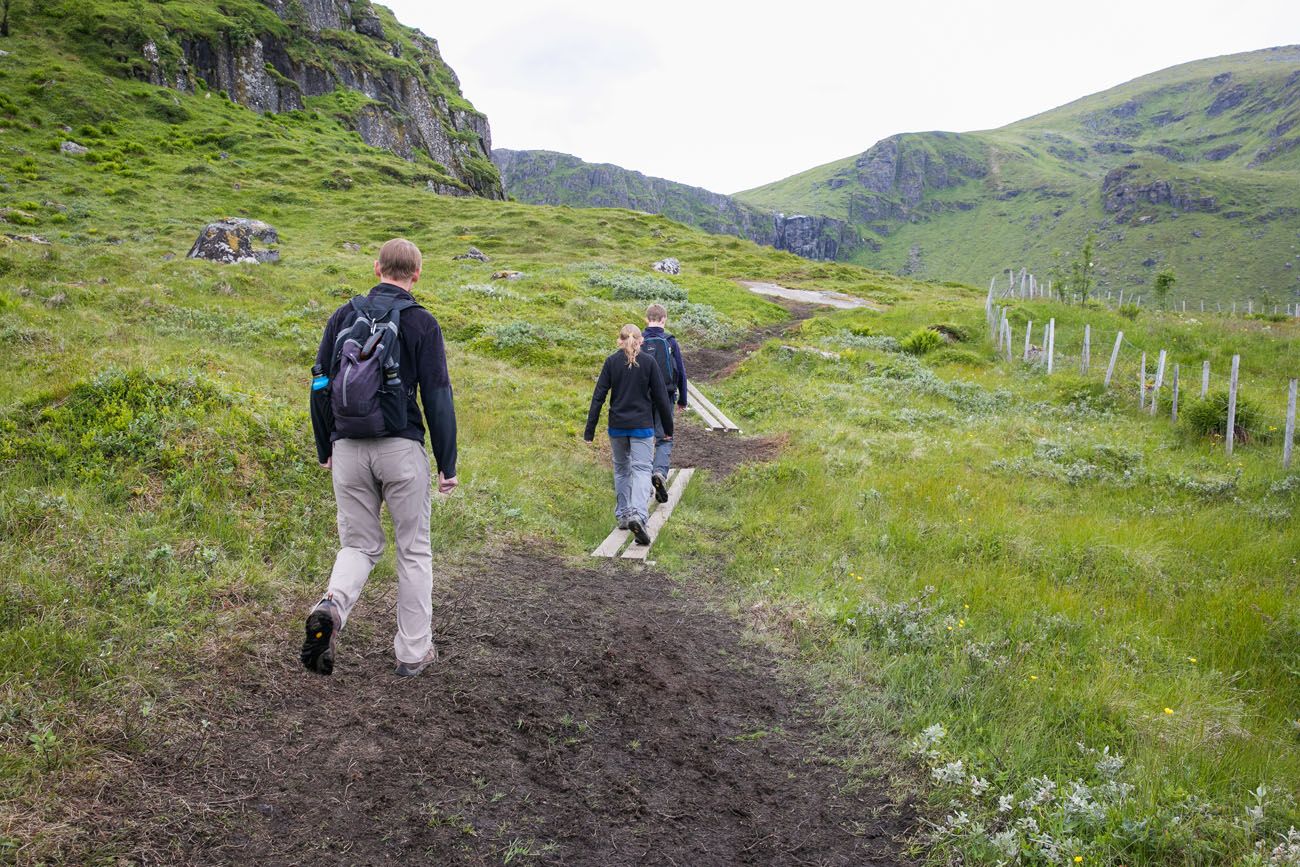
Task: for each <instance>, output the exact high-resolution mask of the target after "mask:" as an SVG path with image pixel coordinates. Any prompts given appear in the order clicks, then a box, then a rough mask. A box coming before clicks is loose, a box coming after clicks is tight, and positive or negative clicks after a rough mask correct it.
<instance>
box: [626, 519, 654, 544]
mask: <svg viewBox="0 0 1300 867" xmlns="http://www.w3.org/2000/svg"><path fill="white" fill-rule="evenodd" d="M627 528H628V529H629V530H631V531H632V538H633V539H636V543H637V544H638V545H649V544H650V534H649V533H647V532H646V531H645V527H643V526H641V522H640V521H631V522H629V523H628V525H627Z"/></svg>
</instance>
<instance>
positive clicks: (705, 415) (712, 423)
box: [687, 388, 723, 430]
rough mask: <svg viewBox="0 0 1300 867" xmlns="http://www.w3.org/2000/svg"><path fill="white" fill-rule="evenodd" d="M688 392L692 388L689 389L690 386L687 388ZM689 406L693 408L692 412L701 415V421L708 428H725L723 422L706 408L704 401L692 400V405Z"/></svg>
mask: <svg viewBox="0 0 1300 867" xmlns="http://www.w3.org/2000/svg"><path fill="white" fill-rule="evenodd" d="M687 393H688V394H689V393H690V389H689V388H688V389H687ZM688 408H689V409H690V410H691V412H693V413H695V414H696V415H698V416H699V417H700V421H702V422H704V426H705V427H706V428H708V429H709V430H722V429H723V426H722V422H720V421H718V420H717V419H716V418H714V417H713V416H712V415H711V414H710V413H709V411H708V410H707V409H705V408H704V404H702V403H697V402H695V401H692V402H691V404H690V406H689V407H688Z"/></svg>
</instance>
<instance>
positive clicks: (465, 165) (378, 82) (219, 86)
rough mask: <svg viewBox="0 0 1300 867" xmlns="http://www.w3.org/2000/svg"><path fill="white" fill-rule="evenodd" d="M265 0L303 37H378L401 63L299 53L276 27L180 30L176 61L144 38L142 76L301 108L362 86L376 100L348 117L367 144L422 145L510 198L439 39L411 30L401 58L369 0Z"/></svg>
mask: <svg viewBox="0 0 1300 867" xmlns="http://www.w3.org/2000/svg"><path fill="white" fill-rule="evenodd" d="M263 2H265V3H266V5H268V6H269V7H271V9H272V10H273V11H275V13H276V14H277V15H279V16H280V17H281V18H283V19H284V20H285V21H286V22H288V23H289V24H290V25H291V27H292V28H294V29H295V32H296V33H297V36H296V38H297V39H299V40H304V41H308V42H316V43H321V44H325V45H332V44H333V42H334V41H335V40H334V38H333V37H331V32H333V31H342V32H349V31H350V32H353V33H356V34H359V35H360V36H361V37H364V38H366V39H371V40H373V41H375V42H376V43H378V44H379V46H380V47H381V48H382V49H383V53H384V54H386V55H388V56H389V57H393V58H394V61H393V62H391V63H384V64H375V63H372V62H369V61H367V60H364V59H362V56H361V55H359V54H356V53H355V52H353V53H349V51H348V50H346V48H345V47H340V48H337V50H334V51H329V52H318V53H317V54H315V55H314V56H316V57H322V58H323V57H330V58H332V59H330V60H315V61H307V60H301V59H299V58H300V57H301V54H302V52H293V51H291V50H290V49H291V43H290V42H287V41H285V40H284V39H282V38H280V37H278V36H276V35H274V34H271V33H256V34H252V35H251V36H250V37H247V38H240V39H238V40H236V39H235V38H233V37H231V36H230V35H229V34H223V36H221V37H220V38H216V37H206V38H201V37H193V36H179V35H178V36H176V37H175V42H176V45H175V52H174V53H176V54H177V55H178V56H179V58H178V59H177V60H176V61H174V62H172V63H164V61H163V59H162V58H163V52H161V51H160V50H159V45H158V44H157V43H155V42H154V41H152V40H150V41H148V42H146V43H145V44H144V46H143V48H142V49H141V52H142V54H143V56H144V60H145V68H144V70H145V71H144V72H143V77H144V78H146V79H147V80H148V81H150V82H151V83H153V84H156V85H159V86H163V87H171V88H174V89H177V90H182V91H193V90H194V89H195V84H196V82H197V81H198V80H200V79H201V80H202V81H203V83H204V84H206V85H207V87H208V88H210V89H212V90H221V91H225V93H226V94H227V95H229V97H230V99H231V100H233V101H234V102H236V103H239V104H240V105H243V106H246V107H248V108H251V109H253V110H254V111H257V112H284V111H293V110H295V109H301V108H303V106H304V102H303V100H304V98H306V97H311V96H322V95H325V94H330V93H333V92H334V91H335V90H339V89H343V90H352V91H356V92H357V93H360V94H362V95H364V96H366V97H368V98H369V99H370V100H371V101H370V102H368V103H366V104H365V105H363V106H361V107H360V108H359V109H357V110H356V111H355V113H354V114H352V115H351V117H349V118H348V119H347V122H349V123H350V125H351V126H352V128H353V129H354V130H355V131H356V132H357V133H358V134H359V135H360V136H361V138H362V140H363V141H365V142H366V144H369V145H371V146H373V147H379V148H384V149H386V150H390V151H392V152H393V153H395V154H398V155H400V156H402V157H404V158H406V159H411V158H413V157H414V155H415V154H416V153H417V152H420V151H423V152H424V153H427V154H428V155H429V156H430V157H432V158H433V159H434V160H435V161H436V162H437V163H439V164H440V165H442V166H443V167H445V168H446V170H447V172H448V174H449V176H450V179H451V180H453V181H454V182H455V183H456V184H459V185H461V186H463V192H472V193H475V194H478V195H481V196H486V197H488V198H501V197H502V190H501V184H500V180H499V178H498V177H497V176H496V173H495V172H494V171H493V170H492V168H491V164H490V162H489V159H488V158H489V156H490V154H491V152H492V135H491V131H490V129H489V127H488V122H487V118H486V117H485V116H484V115H482V114H480V113H479V112H477V111H474V110H473V109H469V108H466V107H465V105H466V103H465V101H464V99H463V97H461V95H460V90H459V87H460V82H459V81H458V80H457V79H456V76H455V73H454V72H452V71H451V69H450V67H448V66H447V65H446V63H445V62H444V61H443V59H442V54H441V52H440V51H439V49H438V43H437V40H435V39H432V38H430V37H428V36H425V35H424V34H423V33H420V32H419V31H415V30H411V31H404V32H405V35H406V37H407V38H408V39H409V40H410V41H411V42H412V43H414V45H415V51H414V54H412V53H411V52H410V51H409V50H408V51H407V52H405V56H403V57H401V58H400V59H401V62H397V57H398V55H401V54H403V52H401V51H399V49H398V43H397V42H396V41H393V42H390V41H389V37H388V35H387V34H385V32H384V27H383V23H382V21H381V20H380V19H379V17H378V16H377V15H376V14H375V12H374V10H373V9H372V8H371V6H370V4H369V3H368V2H364V0H356V2H348V0H263ZM352 38H354V39H355V38H356V37H355V36H354V37H352ZM343 44H344V45H346V43H343ZM444 186H447V185H444Z"/></svg>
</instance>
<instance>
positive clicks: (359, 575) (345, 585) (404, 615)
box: [328, 437, 433, 663]
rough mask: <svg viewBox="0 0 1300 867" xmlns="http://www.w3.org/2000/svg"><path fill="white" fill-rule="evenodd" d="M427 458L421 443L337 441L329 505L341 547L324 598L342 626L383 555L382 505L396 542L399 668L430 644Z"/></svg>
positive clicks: (395, 639)
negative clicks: (334, 510) (334, 512)
mask: <svg viewBox="0 0 1300 867" xmlns="http://www.w3.org/2000/svg"><path fill="white" fill-rule="evenodd" d="M431 496H432V489H431V482H430V478H429V455H428V453H427V452H425V450H424V443H419V442H416V441H415V440H408V439H404V438H402V437H384V438H382V439H365V440H353V439H342V440H339V441H338V442H336V443H334V499H335V500H336V501H337V502H338V523H339V544H341V545H342V546H343V547H342V548H341V549H339V553H338V557H337V558H336V559H335V560H334V571H333V573H331V575H330V587H329V594H328V597H329V598H331V599H333V600H334V604H335V605H337V606H338V610H339V612H340V614H341V615H342V616H343V622H344V623H345V624H346V623H347V619H348V614H349V613H351V611H352V606H353V605H355V604H356V602H357V597H359V596H360V595H361V588H363V587H365V586H366V579H367V578H369V577H370V570H371V569H373V568H374V565H375V563H377V562H378V561H379V558H380V556H381V555H382V554H383V553H384V544H385V541H386V540H385V539H384V528H383V526H382V525H381V524H380V523H379V507H380V505H381V504H382V503H387V504H388V514H389V515H390V516H391V517H392V519H393V535H394V536H395V537H396V542H397V634H396V635H395V636H394V637H393V653H394V654H396V656H397V660H398V662H411V663H415V662H420V661H421V660H423V659H424V655H425V653H427V652H428V650H429V645H430V643H431V642H432V641H433V633H432V628H431V621H432V619H433V551H432V549H431V547H430V545H429V509H430V505H431Z"/></svg>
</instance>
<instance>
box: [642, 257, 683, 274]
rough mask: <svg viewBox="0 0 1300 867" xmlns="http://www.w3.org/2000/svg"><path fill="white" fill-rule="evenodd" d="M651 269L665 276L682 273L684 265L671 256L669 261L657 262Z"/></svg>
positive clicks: (661, 260)
mask: <svg viewBox="0 0 1300 867" xmlns="http://www.w3.org/2000/svg"><path fill="white" fill-rule="evenodd" d="M650 267H651V268H653V269H655V270H656V271H659V272H661V273H664V274H680V273H682V263H681V262H678V261H677V260H676V259H674V258H673V257H671V256H669V257H668V258H667V259H660V260H659V261H658V262H655V263H654V264H653V265H651V266H650Z"/></svg>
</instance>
